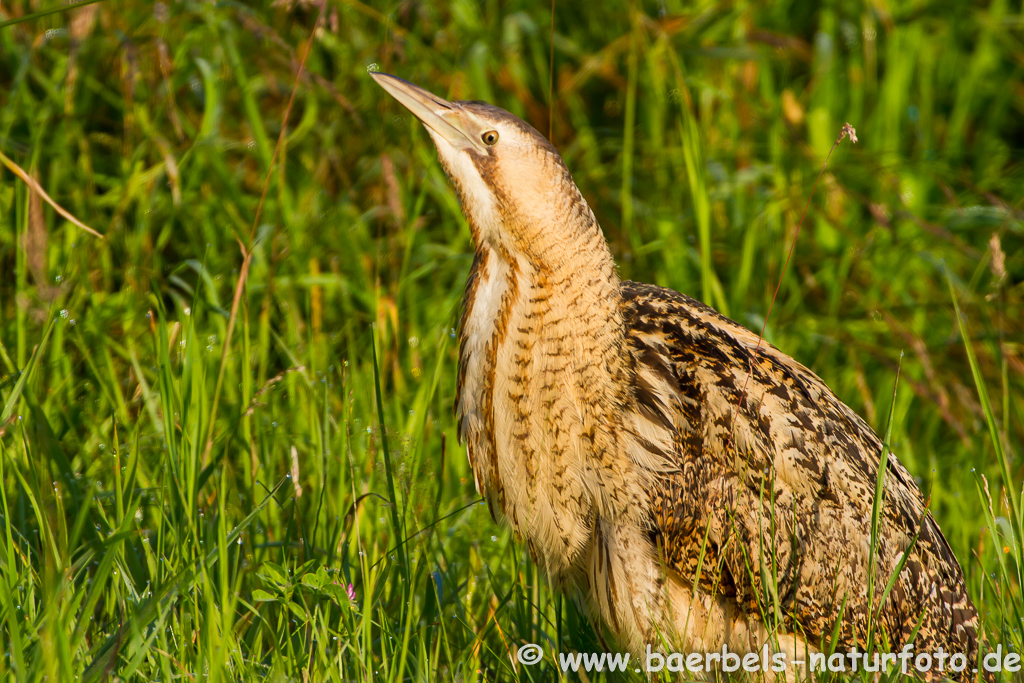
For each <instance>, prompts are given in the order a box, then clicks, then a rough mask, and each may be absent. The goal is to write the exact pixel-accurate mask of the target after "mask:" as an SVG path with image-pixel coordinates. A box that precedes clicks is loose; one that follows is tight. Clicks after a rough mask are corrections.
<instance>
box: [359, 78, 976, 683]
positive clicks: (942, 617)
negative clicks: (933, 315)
mask: <svg viewBox="0 0 1024 683" xmlns="http://www.w3.org/2000/svg"><path fill="white" fill-rule="evenodd" d="M371 75H372V77H373V79H374V80H375V81H376V82H377V83H378V84H379V85H380V86H381V87H382V88H383V89H384V90H385V91H386V92H387V93H388V94H390V95H391V96H392V97H393V98H394V99H395V100H397V101H398V102H399V103H400V104H401V105H403V106H404V107H405V108H406V109H408V110H409V112H411V113H412V114H413V115H414V116H415V117H416V118H418V119H419V121H420V122H421V123H422V124H423V125H424V127H425V128H426V130H427V132H428V134H429V136H430V138H431V140H432V141H433V143H434V146H435V147H436V149H437V153H438V158H439V160H440V163H441V166H442V167H443V169H444V171H445V173H446V174H447V176H448V178H449V179H450V181H451V183H452V184H453V186H454V188H455V191H456V193H457V194H458V197H459V199H460V202H461V206H462V211H463V214H464V215H465V218H466V221H467V223H468V225H469V229H470V231H471V233H472V238H473V244H474V247H475V254H474V258H473V264H472V267H471V270H470V273H469V276H468V281H467V284H466V289H465V293H464V296H463V302H462V311H461V319H460V323H459V354H458V355H459V360H458V376H457V382H456V386H457V389H456V400H455V413H456V417H457V424H458V434H459V438H460V440H461V441H462V442H463V443H465V444H466V447H467V452H468V457H469V461H470V464H471V469H472V471H473V477H474V481H475V485H476V488H477V490H478V492H479V493H480V494H481V495H482V496H483V497H484V498H485V500H486V501H487V503H488V505H489V507H490V510H491V514H492V516H494V518H495V519H496V520H502V519H503V520H505V521H506V522H507V524H508V525H509V526H510V527H511V529H512V530H513V531H514V532H515V535H516V537H517V538H518V539H520V540H521V542H523V543H525V545H526V546H527V548H528V549H529V551H530V554H531V555H532V557H533V559H534V561H535V562H536V563H537V565H538V566H540V567H542V568H543V571H544V572H546V575H547V577H548V578H549V580H550V581H551V582H552V583H553V584H554V585H555V586H556V587H557V588H559V589H561V590H563V591H566V592H568V593H570V594H571V595H573V596H575V597H576V598H577V599H578V600H579V601H580V603H581V604H582V606H583V607H584V608H585V610H586V612H587V614H588V615H589V617H590V619H591V621H592V622H593V623H594V624H595V626H596V627H597V628H598V629H600V628H601V627H602V626H603V628H604V629H605V631H604V633H606V634H608V635H610V636H611V637H612V639H613V640H614V641H616V642H617V643H618V644H619V645H620V646H622V647H624V648H626V649H628V650H629V651H630V652H632V653H634V654H636V655H637V656H647V657H651V656H652V653H664V652H673V653H690V654H692V653H708V652H720V651H722V648H726V649H727V651H728V652H731V653H736V654H738V655H740V656H743V655H746V654H753V653H761V654H764V653H766V652H767V653H769V654H771V656H772V657H773V659H772V660H771V662H772V666H770V667H768V666H765V667H763V669H764V670H762V672H761V675H765V676H767V677H768V678H769V679H772V678H773V677H774V679H776V680H796V679H797V678H799V677H800V673H799V670H798V669H799V667H796V666H794V667H789V666H786V668H785V670H784V671H782V672H780V671H779V667H778V666H776V664H777V663H778V662H780V661H782V662H794V663H796V662H800V661H807V655H808V654H813V653H818V654H821V653H825V654H828V653H833V652H840V653H842V652H854V653H856V652H858V651H859V650H858V648H860V649H864V648H868V647H871V646H872V645H873V646H874V647H875V649H876V651H882V652H883V653H885V652H899V651H911V652H913V653H915V656H918V655H919V654H920V653H929V657H930V658H929V660H928V662H929V663H928V668H927V669H926V670H925V671H921V670H920V669H915V666H916V665H917V664H916V663H917V662H918V660H916V659H915V660H913V661H912V663H911V668H910V673H913V674H915V675H917V676H919V677H921V678H924V679H926V680H940V679H944V678H946V677H948V678H952V679H954V680H968V679H969V678H972V677H973V673H972V670H973V669H974V668H975V666H976V664H977V658H978V629H979V622H978V614H977V610H976V609H975V607H974V605H973V603H972V602H971V598H970V596H969V595H968V592H967V589H966V586H965V581H964V573H963V570H962V569H961V567H960V565H959V563H958V562H957V559H956V557H955V555H954V554H953V551H952V550H951V549H950V546H949V544H948V543H947V541H946V539H945V538H944V537H943V535H942V532H941V530H940V529H939V526H938V524H937V523H936V521H935V519H934V517H933V516H932V514H931V512H930V511H929V510H928V507H927V504H926V503H925V500H924V498H923V496H922V493H921V491H920V490H919V488H918V486H917V484H916V482H915V480H914V477H913V476H912V475H911V474H910V472H909V471H908V470H907V468H906V467H905V466H904V465H903V464H902V463H901V462H900V461H899V459H898V458H897V457H896V455H895V454H893V453H891V452H890V451H889V450H888V448H887V447H886V446H885V445H884V444H883V442H882V440H881V439H880V438H879V437H878V435H877V434H876V433H875V432H874V431H873V430H872V429H871V427H870V426H869V425H868V424H867V423H866V422H865V421H864V420H863V419H862V418H861V417H860V416H858V415H857V414H856V413H855V412H854V411H853V410H852V409H851V408H849V407H848V406H847V405H846V404H844V403H843V402H842V401H841V400H840V399H839V398H837V396H836V395H835V394H834V393H833V392H832V391H831V390H830V389H829V388H828V386H826V384H825V383H824V381H823V380H822V379H820V378H819V377H818V376H817V375H815V374H814V373H813V372H812V371H811V370H809V369H808V368H807V367H805V366H803V365H801V364H800V363H799V362H797V361H796V360H794V359H793V358H791V357H790V356H788V355H786V354H785V353H783V352H782V351H780V350H779V349H777V348H775V347H774V346H772V345H771V344H769V343H767V342H765V341H764V340H763V339H762V338H761V337H760V335H757V334H755V333H753V332H751V331H749V330H747V329H746V328H744V327H742V326H741V325H739V324H737V323H735V322H733V321H732V320H730V319H728V318H726V317H724V316H722V315H721V314H719V313H718V312H717V311H715V310H714V309H712V308H710V307H709V306H707V305H705V304H704V303H702V302H700V301H698V300H696V299H693V298H691V297H689V296H687V295H685V294H681V293H679V292H676V291H673V290H671V289H667V288H664V287H659V286H656V285H651V284H642V283H638V282H631V281H625V280H621V279H620V278H619V276H618V272H617V270H616V265H615V262H614V260H613V257H612V254H611V251H610V250H609V247H608V243H607V242H606V240H605V237H604V234H603V232H602V229H601V227H600V225H599V224H598V221H597V219H596V217H595V215H594V212H593V211H592V210H591V208H590V206H589V205H588V203H587V202H586V200H585V199H584V198H583V195H582V194H581V192H580V190H579V189H578V188H577V186H576V184H575V182H574V181H573V178H572V175H571V174H570V172H569V169H568V168H567V166H566V164H565V162H564V161H563V159H562V157H561V156H560V154H559V153H558V151H557V150H556V149H555V147H554V146H553V145H552V144H551V143H550V142H549V141H548V140H547V139H546V138H545V137H544V136H543V135H542V134H541V133H539V132H538V131H537V130H536V129H535V128H533V127H532V126H530V125H529V124H528V123H526V122H525V121H523V120H521V119H520V118H518V117H517V116H515V115H513V114H511V113H509V112H508V111H505V110H504V109H501V108H499V107H496V106H493V105H491V104H487V103H484V102H479V101H448V100H445V99H443V98H441V97H438V96H437V95H434V94H432V93H430V92H429V91H427V90H425V89H423V88H420V87H419V86H416V85H414V84H412V83H410V82H408V81H406V80H403V79H401V78H398V77H396V76H392V75H389V74H385V73H380V72H374V73H372V74H371ZM883 463H884V467H883ZM880 470H881V473H880ZM879 486H880V487H881V488H880V491H881V495H876V487H879ZM876 501H877V504H876ZM876 508H877V510H876ZM599 633H600V632H599ZM940 651H941V652H944V653H946V658H944V661H943V662H942V664H941V665H939V664H938V662H936V659H937V658H933V657H932V654H933V653H938V652H940ZM776 655H781V656H782V657H783V659H781V660H779V659H774V657H775V656H776ZM659 656H664V655H659ZM680 656H682V654H680ZM853 659H856V656H854V657H853ZM653 661H657V660H653ZM661 661H664V660H661ZM676 661H677V663H678V661H679V660H676ZM683 661H684V664H685V665H687V666H688V664H687V661H688V660H683ZM765 661H767V660H765ZM921 661H923V660H921ZM849 662H850V659H849V658H848V659H847V663H846V665H845V666H851V664H850V663H849ZM863 663H865V664H867V668H869V669H870V666H871V660H868V659H864V660H863ZM882 663H883V665H885V664H886V662H885V660H884V659H883V660H882ZM889 663H890V664H891V662H889ZM875 664H876V665H877V661H876V662H875ZM717 666H718V660H714V661H713V662H712V663H711V664H710V665H709V668H716V667H717ZM958 667H959V670H957V668H958ZM769 669H770V670H769ZM716 670H718V669H716ZM846 670H849V669H846ZM691 671H692V670H691ZM803 671H804V673H805V674H806V672H807V670H806V669H803ZM904 672H906V670H904ZM704 675H710V674H708V673H705V674H704Z"/></svg>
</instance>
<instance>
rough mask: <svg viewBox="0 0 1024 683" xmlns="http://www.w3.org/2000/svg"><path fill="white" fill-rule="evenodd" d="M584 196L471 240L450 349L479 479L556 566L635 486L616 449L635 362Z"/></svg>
mask: <svg viewBox="0 0 1024 683" xmlns="http://www.w3.org/2000/svg"><path fill="white" fill-rule="evenodd" d="M582 208H583V209H585V214H583V215H581V214H580V213H579V211H580V208H579V207H575V211H577V213H575V214H572V213H567V214H566V213H562V214H558V213H556V214H555V215H554V217H555V218H556V219H557V220H556V221H549V222H541V221H537V222H533V223H529V224H524V223H518V224H517V225H516V226H515V227H514V228H509V227H508V226H502V227H503V230H502V231H501V232H500V233H499V234H501V235H509V234H510V233H513V230H515V231H516V233H515V234H516V235H517V237H518V239H517V240H516V241H514V242H512V241H505V242H502V241H497V242H494V241H491V240H488V239H482V240H480V241H479V243H478V250H477V255H476V260H475V262H474V267H473V272H472V274H471V277H470V281H469V284H468V287H467V290H466V298H465V302H464V312H463V320H462V332H461V347H460V354H459V355H460V371H459V395H458V398H457V405H456V408H457V412H458V415H459V419H460V435H461V436H462V438H463V439H464V440H465V441H466V442H467V445H468V448H469V451H470V459H471V462H472V464H473V470H474V476H475V478H476V483H477V488H478V490H480V492H481V493H484V494H485V495H486V496H487V498H488V501H489V502H490V504H491V506H492V511H494V512H498V511H500V512H501V513H502V514H503V515H504V516H506V517H507V518H508V519H509V521H510V522H511V524H512V526H513V528H515V529H516V530H517V531H519V532H521V533H523V535H524V536H525V537H526V538H528V539H537V540H538V541H541V542H540V543H538V545H539V546H540V547H542V548H544V549H545V557H543V558H541V559H542V560H543V563H544V564H545V565H546V566H547V567H548V568H549V569H550V570H553V571H555V572H559V571H563V570H566V569H568V568H569V567H570V566H571V565H572V564H573V562H575V561H576V558H577V557H578V554H579V553H580V552H581V551H582V550H583V548H584V547H585V545H586V544H587V543H588V542H589V538H590V533H591V527H590V524H591V521H592V519H593V518H594V515H595V514H597V513H602V514H611V515H612V516H619V515H623V514H629V513H627V512H625V511H624V508H626V507H628V506H630V505H633V504H635V502H636V496H637V495H640V494H639V493H638V492H637V490H636V489H637V485H636V484H637V482H636V481H633V479H635V477H633V475H632V474H631V473H629V472H625V471H623V467H624V465H623V463H624V462H628V460H624V459H623V458H622V457H621V456H622V448H623V446H622V438H620V437H621V436H622V435H621V431H622V425H621V420H620V419H619V418H620V416H621V414H622V412H623V408H624V407H625V405H626V404H627V403H628V401H629V400H630V399H629V393H628V387H629V386H630V382H629V374H630V373H631V372H632V370H631V364H630V361H629V357H628V351H627V348H626V344H625V327H624V323H623V318H622V309H621V295H620V292H619V280H618V277H617V275H616V273H615V267H614V263H613V261H612V258H611V254H610V253H609V251H608V247H607V244H606V243H605V241H604V237H603V235H602V233H601V230H600V227H599V226H598V225H597V222H596V220H594V218H593V215H592V214H591V213H590V210H589V208H587V207H586V204H585V203H584V204H583V205H582ZM548 215H549V216H551V214H550V213H549V214H548ZM477 230H478V234H479V228H477ZM523 245H527V247H526V248H524V247H523ZM612 498H615V499H614V500H613V499H612ZM620 507H621V508H623V510H618V512H617V513H615V514H613V508H615V509H618V508H620ZM637 509H639V506H637ZM547 541H550V542H547ZM552 549H557V551H553V550H552Z"/></svg>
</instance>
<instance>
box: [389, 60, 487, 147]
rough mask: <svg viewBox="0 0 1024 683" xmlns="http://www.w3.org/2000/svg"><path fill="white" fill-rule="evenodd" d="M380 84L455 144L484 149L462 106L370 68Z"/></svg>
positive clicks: (450, 142)
mask: <svg viewBox="0 0 1024 683" xmlns="http://www.w3.org/2000/svg"><path fill="white" fill-rule="evenodd" d="M370 75H371V76H372V77H373V80H375V81H377V84H378V85H379V86H380V87H382V88H384V89H385V90H387V91H388V94H389V95H391V96H392V97H394V98H395V99H396V100H398V101H399V103H400V104H401V105H402V106H404V107H405V108H406V109H408V110H409V111H411V112H412V113H413V115H414V116H415V117H416V118H418V119H419V120H420V121H422V122H423V125H424V126H426V127H427V128H429V129H430V130H431V131H433V132H434V133H435V134H436V135H437V136H439V137H441V138H443V139H444V140H446V141H447V142H448V144H450V145H452V146H453V147H459V148H465V147H472V148H474V149H476V150H478V151H481V152H483V151H485V150H484V149H483V148H482V146H481V145H480V144H479V143H478V142H477V140H476V136H475V135H470V134H469V132H467V131H466V128H465V123H464V121H465V120H464V119H463V117H462V116H461V115H460V114H461V108H460V107H459V106H458V105H457V104H452V103H451V102H449V101H448V100H445V99H442V98H440V97H438V96H437V95H434V94H433V93H431V92H428V91H426V90H424V89H423V88H421V87H419V86H418V85H413V84H412V83H410V82H409V81H406V80H403V79H401V78H399V77H397V76H392V75H391V74H385V73H380V72H371V73H370Z"/></svg>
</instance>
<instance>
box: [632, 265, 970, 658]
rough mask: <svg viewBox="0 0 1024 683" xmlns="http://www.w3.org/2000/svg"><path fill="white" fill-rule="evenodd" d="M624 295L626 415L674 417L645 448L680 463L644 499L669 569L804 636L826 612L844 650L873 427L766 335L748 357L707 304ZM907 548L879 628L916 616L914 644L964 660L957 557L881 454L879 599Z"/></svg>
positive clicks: (858, 571)
mask: <svg viewBox="0 0 1024 683" xmlns="http://www.w3.org/2000/svg"><path fill="white" fill-rule="evenodd" d="M622 292H623V304H624V307H625V317H626V321H627V326H628V328H629V330H630V334H629V338H630V344H631V347H632V352H633V356H634V360H635V363H636V371H637V375H638V378H639V381H638V382H637V383H636V386H637V390H636V400H637V403H638V406H639V407H640V411H639V412H640V413H641V414H642V415H644V416H646V419H648V420H651V421H652V422H656V423H659V424H665V423H666V422H670V423H671V424H672V425H673V426H674V429H673V430H672V439H673V443H672V444H652V447H658V448H660V449H661V450H671V452H673V454H674V455H675V458H676V460H677V462H678V470H677V471H676V472H673V473H671V474H668V475H665V476H664V477H663V479H662V481H661V485H660V487H659V488H658V490H657V491H656V492H655V493H654V496H653V497H654V501H653V503H654V504H653V516H654V519H653V520H652V521H653V533H654V535H655V536H656V537H657V541H658V543H659V544H660V546H661V548H662V551H663V554H664V559H665V562H666V564H667V565H669V566H670V567H671V568H672V569H674V570H675V571H677V572H679V574H681V575H682V576H683V578H684V579H685V580H686V581H688V582H694V581H696V582H697V583H698V584H699V585H700V586H702V587H703V588H704V590H709V591H710V590H714V591H718V592H719V593H721V594H725V595H728V596H731V597H733V598H734V599H735V600H736V601H737V603H739V605H740V606H741V607H742V608H744V610H745V611H746V612H747V613H748V614H756V615H760V618H762V619H766V620H767V621H768V622H769V623H771V622H775V621H781V622H782V623H783V624H784V625H785V626H786V628H787V629H790V630H797V631H799V632H802V633H803V634H804V635H805V636H807V637H808V638H809V639H810V641H811V642H812V643H817V642H820V641H821V639H822V638H823V637H824V638H826V639H827V638H828V637H829V635H830V634H831V633H832V630H833V627H834V625H835V624H836V622H837V621H839V622H840V636H841V639H842V641H843V644H845V645H847V646H852V645H853V644H854V643H858V644H861V645H863V644H864V641H865V638H866V634H867V626H868V612H869V598H868V583H869V582H868V578H869V564H870V561H871V549H870V548H871V516H872V512H871V511H872V503H873V499H874V491H875V486H876V475H877V471H878V464H879V457H880V454H881V452H882V443H881V441H880V440H879V438H878V437H877V435H876V434H875V433H874V432H873V431H872V430H871V428H870V427H869V426H868V425H867V424H866V423H865V422H864V421H863V420H862V419H861V418H860V417H858V416H857V415H856V414H855V413H854V412H853V411H852V410H851V409H850V408H848V407H847V406H846V405H844V404H843V403H842V402H841V401H840V400H839V399H838V398H836V396H835V395H834V394H833V393H832V391H831V390H829V388H828V387H827V386H825V384H824V383H823V382H822V380H821V379H820V378H818V377H817V376H816V375H815V374H814V373H812V372H811V371H810V370H808V369H807V368H805V367H804V366H802V365H800V364H799V363H797V362H796V361H795V360H793V359H792V358H790V357H788V356H786V355H785V354H783V353H782V352H781V351H779V350H778V349H776V348H774V347H772V346H770V345H769V344H767V343H766V342H762V343H761V345H760V349H759V350H758V351H757V353H756V356H755V349H756V348H757V346H758V339H757V336H756V335H754V334H753V333H751V332H750V331H749V330H746V329H744V328H743V327H740V326H739V325H737V324H736V323H734V322H732V321H731V320H728V319H727V318H725V317H723V316H721V315H720V314H718V313H717V312H715V311H714V310H712V309H710V308H708V307H707V306H705V305H704V304H701V303H700V302H698V301H696V300H694V299H691V298H690V297H687V296H684V295H682V294H679V293H677V292H674V291H672V290H668V289H663V288H660V287H654V286H652V285H644V284H637V283H632V282H626V283H624V284H623V287H622ZM915 538H916V540H914V539H915ZM908 548H909V549H910V550H909V556H908V559H907V562H906V564H905V566H904V568H903V570H902V572H901V573H900V575H899V577H898V579H897V582H896V584H895V586H894V588H893V590H892V592H891V594H890V595H889V597H888V599H887V600H886V601H885V603H884V604H883V605H882V606H881V609H878V610H876V614H877V619H876V624H877V630H882V631H884V633H885V634H886V636H887V637H888V639H889V642H890V644H891V645H892V646H893V647H895V646H897V645H902V644H903V643H905V642H908V640H909V639H910V638H911V634H912V633H913V631H914V629H915V628H916V627H917V625H918V623H920V629H919V631H918V634H917V637H916V639H915V643H916V649H917V651H922V649H923V648H925V647H930V648H932V649H934V647H936V646H938V645H942V646H943V647H944V648H945V649H946V650H947V651H952V652H964V653H965V654H967V655H968V657H969V659H970V660H971V661H972V662H973V661H974V659H975V656H976V655H975V653H976V648H977V644H976V628H977V614H976V612H975V609H974V607H973V605H972V604H971V602H970V599H969V598H968V597H967V594H966V589H965V587H964V580H963V574H962V572H961V569H960V566H959V564H958V563H957V561H956V558H955V557H954V556H953V553H952V551H951V550H950V548H949V546H948V544H947V543H946V540H945V539H944V538H943V536H942V533H941V532H940V531H939V528H938V526H937V525H936V523H935V520H934V519H933V518H932V516H931V514H930V513H929V512H928V511H927V510H926V508H925V505H924V501H923V499H922V496H921V493H920V491H919V490H918V488H917V485H916V483H915V482H914V479H913V478H912V477H911V476H910V474H909V472H908V471H907V470H906V468H905V467H904V466H903V465H902V464H901V463H900V462H899V461H898V460H897V459H896V457H895V456H892V455H890V456H889V459H888V467H887V471H886V476H885V498H884V507H883V512H882V515H881V522H880V532H879V541H878V550H877V553H876V558H877V559H876V566H877V570H876V572H875V575H876V576H878V577H879V578H878V579H876V581H875V585H876V588H875V596H876V599H875V603H876V604H877V602H878V596H880V595H881V593H882V592H883V589H884V586H885V585H886V583H887V581H888V579H889V577H890V576H891V575H892V574H893V573H894V571H895V569H896V567H897V566H898V564H899V561H900V558H901V556H902V554H903V553H904V552H906V551H907V550H908ZM698 567H699V568H700V574H699V576H698V573H697V572H698ZM776 605H778V613H776V607H775V606H776Z"/></svg>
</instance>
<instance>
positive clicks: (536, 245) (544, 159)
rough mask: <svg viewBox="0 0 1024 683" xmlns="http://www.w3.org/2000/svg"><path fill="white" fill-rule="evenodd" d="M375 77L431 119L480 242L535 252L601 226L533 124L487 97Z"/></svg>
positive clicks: (423, 117) (433, 135)
mask: <svg viewBox="0 0 1024 683" xmlns="http://www.w3.org/2000/svg"><path fill="white" fill-rule="evenodd" d="M371 75H372V76H373V78H374V80H375V81H377V83H378V84H379V85H380V86H381V87H382V88H384V89H385V90H386V91H387V92H388V93H389V94H390V95H391V96H392V97H394V98H395V99H396V100H398V101H399V102H400V103H401V104H402V105H403V106H405V107H406V108H407V109H408V110H409V111H410V112H412V113H413V115H414V116H416V118H418V119H419V120H420V121H421V122H423V125H424V126H426V128H427V131H428V132H429V134H430V137H431V139H432V140H433V141H434V145H435V146H436V147H437V153H438V156H439V157H440V160H441V165H442V166H443V167H444V170H445V172H446V173H447V174H448V177H449V178H450V179H451V180H452V183H453V184H454V185H455V188H456V190H457V191H458V194H459V198H460V199H461V201H462V209H463V211H464V213H465V214H466V218H467V219H468V220H469V223H470V226H471V228H472V229H473V233H474V238H475V239H476V240H477V241H478V242H484V243H489V244H490V245H491V246H494V247H496V248H501V249H504V250H509V251H511V252H518V253H520V254H522V255H524V256H527V257H532V258H540V257H542V255H543V253H544V251H545V250H547V249H550V248H552V247H555V246H558V243H562V245H563V246H566V245H565V244H564V243H566V242H567V241H574V238H575V237H576V236H575V235H573V234H572V233H573V232H574V231H573V230H570V229H568V228H569V227H570V226H572V225H574V224H575V225H577V226H578V225H580V224H583V223H585V224H587V227H593V228H596V221H595V220H594V217H593V213H592V212H591V211H590V208H589V207H588V206H587V204H586V202H585V201H584V200H583V197H582V196H581V195H580V193H579V190H578V189H577V188H576V185H575V183H574V182H573V180H572V177H571V176H570V175H569V171H568V170H567V169H566V166H565V163H564V162H563V161H562V158H561V156H560V155H559V154H558V152H557V151H556V150H555V148H554V147H553V146H552V145H551V143H550V142H548V140H547V139H546V138H545V137H544V136H543V135H541V134H540V133H539V132H537V130H536V129H535V128H533V126H531V125H529V124H528V123H526V122H525V121H523V120H522V119H520V118H519V117H517V116H515V115H514V114H511V113H509V112H507V111H505V110H504V109H500V108H498V107H495V106H492V105H490V104H487V103H484V102H449V101H447V100H445V99H442V98H440V97H438V96H437V95H434V94H432V93H430V92H428V91H426V90H424V89H423V88H420V87H418V86H416V85H413V84H412V83H409V82H408V81H405V80H402V79H401V78H397V77H395V76H390V75H388V74H383V73H373V74H371Z"/></svg>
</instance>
